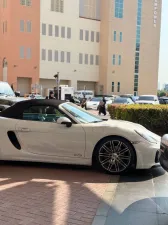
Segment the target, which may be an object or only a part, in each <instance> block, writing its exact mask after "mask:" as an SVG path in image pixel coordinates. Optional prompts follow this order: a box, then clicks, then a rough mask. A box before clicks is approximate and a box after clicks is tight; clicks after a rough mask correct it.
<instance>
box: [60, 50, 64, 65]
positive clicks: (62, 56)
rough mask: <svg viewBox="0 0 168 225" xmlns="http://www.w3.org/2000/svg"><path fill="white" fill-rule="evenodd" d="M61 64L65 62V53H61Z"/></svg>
mask: <svg viewBox="0 0 168 225" xmlns="http://www.w3.org/2000/svg"><path fill="white" fill-rule="evenodd" d="M61 62H64V52H63V51H62V52H61Z"/></svg>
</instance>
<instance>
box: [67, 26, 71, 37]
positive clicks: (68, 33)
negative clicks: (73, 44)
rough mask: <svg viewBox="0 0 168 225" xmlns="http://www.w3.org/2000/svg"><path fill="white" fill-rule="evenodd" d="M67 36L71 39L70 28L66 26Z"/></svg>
mask: <svg viewBox="0 0 168 225" xmlns="http://www.w3.org/2000/svg"><path fill="white" fill-rule="evenodd" d="M67 38H68V39H71V28H70V27H68V28H67Z"/></svg>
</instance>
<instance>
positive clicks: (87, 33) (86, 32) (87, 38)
mask: <svg viewBox="0 0 168 225" xmlns="http://www.w3.org/2000/svg"><path fill="white" fill-rule="evenodd" d="M85 41H89V31H88V30H86V31H85Z"/></svg>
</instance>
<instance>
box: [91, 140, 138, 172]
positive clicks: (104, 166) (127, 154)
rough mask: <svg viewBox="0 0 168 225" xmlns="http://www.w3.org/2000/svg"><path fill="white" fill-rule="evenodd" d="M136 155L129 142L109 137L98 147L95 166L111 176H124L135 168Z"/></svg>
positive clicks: (94, 154) (94, 159) (95, 151)
mask: <svg viewBox="0 0 168 225" xmlns="http://www.w3.org/2000/svg"><path fill="white" fill-rule="evenodd" d="M135 163H136V154H135V150H134V148H133V146H132V145H131V143H130V142H129V141H127V140H126V139H124V138H121V137H117V136H116V137H107V138H105V139H103V140H102V141H101V142H100V143H98V145H97V146H96V148H95V150H94V153H93V166H94V167H95V168H96V169H99V170H103V171H104V172H106V173H110V174H123V173H125V172H127V171H128V170H130V169H131V168H133V167H135Z"/></svg>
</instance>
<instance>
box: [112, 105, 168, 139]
mask: <svg viewBox="0 0 168 225" xmlns="http://www.w3.org/2000/svg"><path fill="white" fill-rule="evenodd" d="M108 111H109V113H110V116H111V119H118V120H127V121H131V122H134V123H139V124H141V125H143V126H144V127H146V128H147V129H149V130H151V131H153V132H155V133H157V134H159V135H163V134H165V133H168V106H167V105H138V104H137V105H109V106H108Z"/></svg>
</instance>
